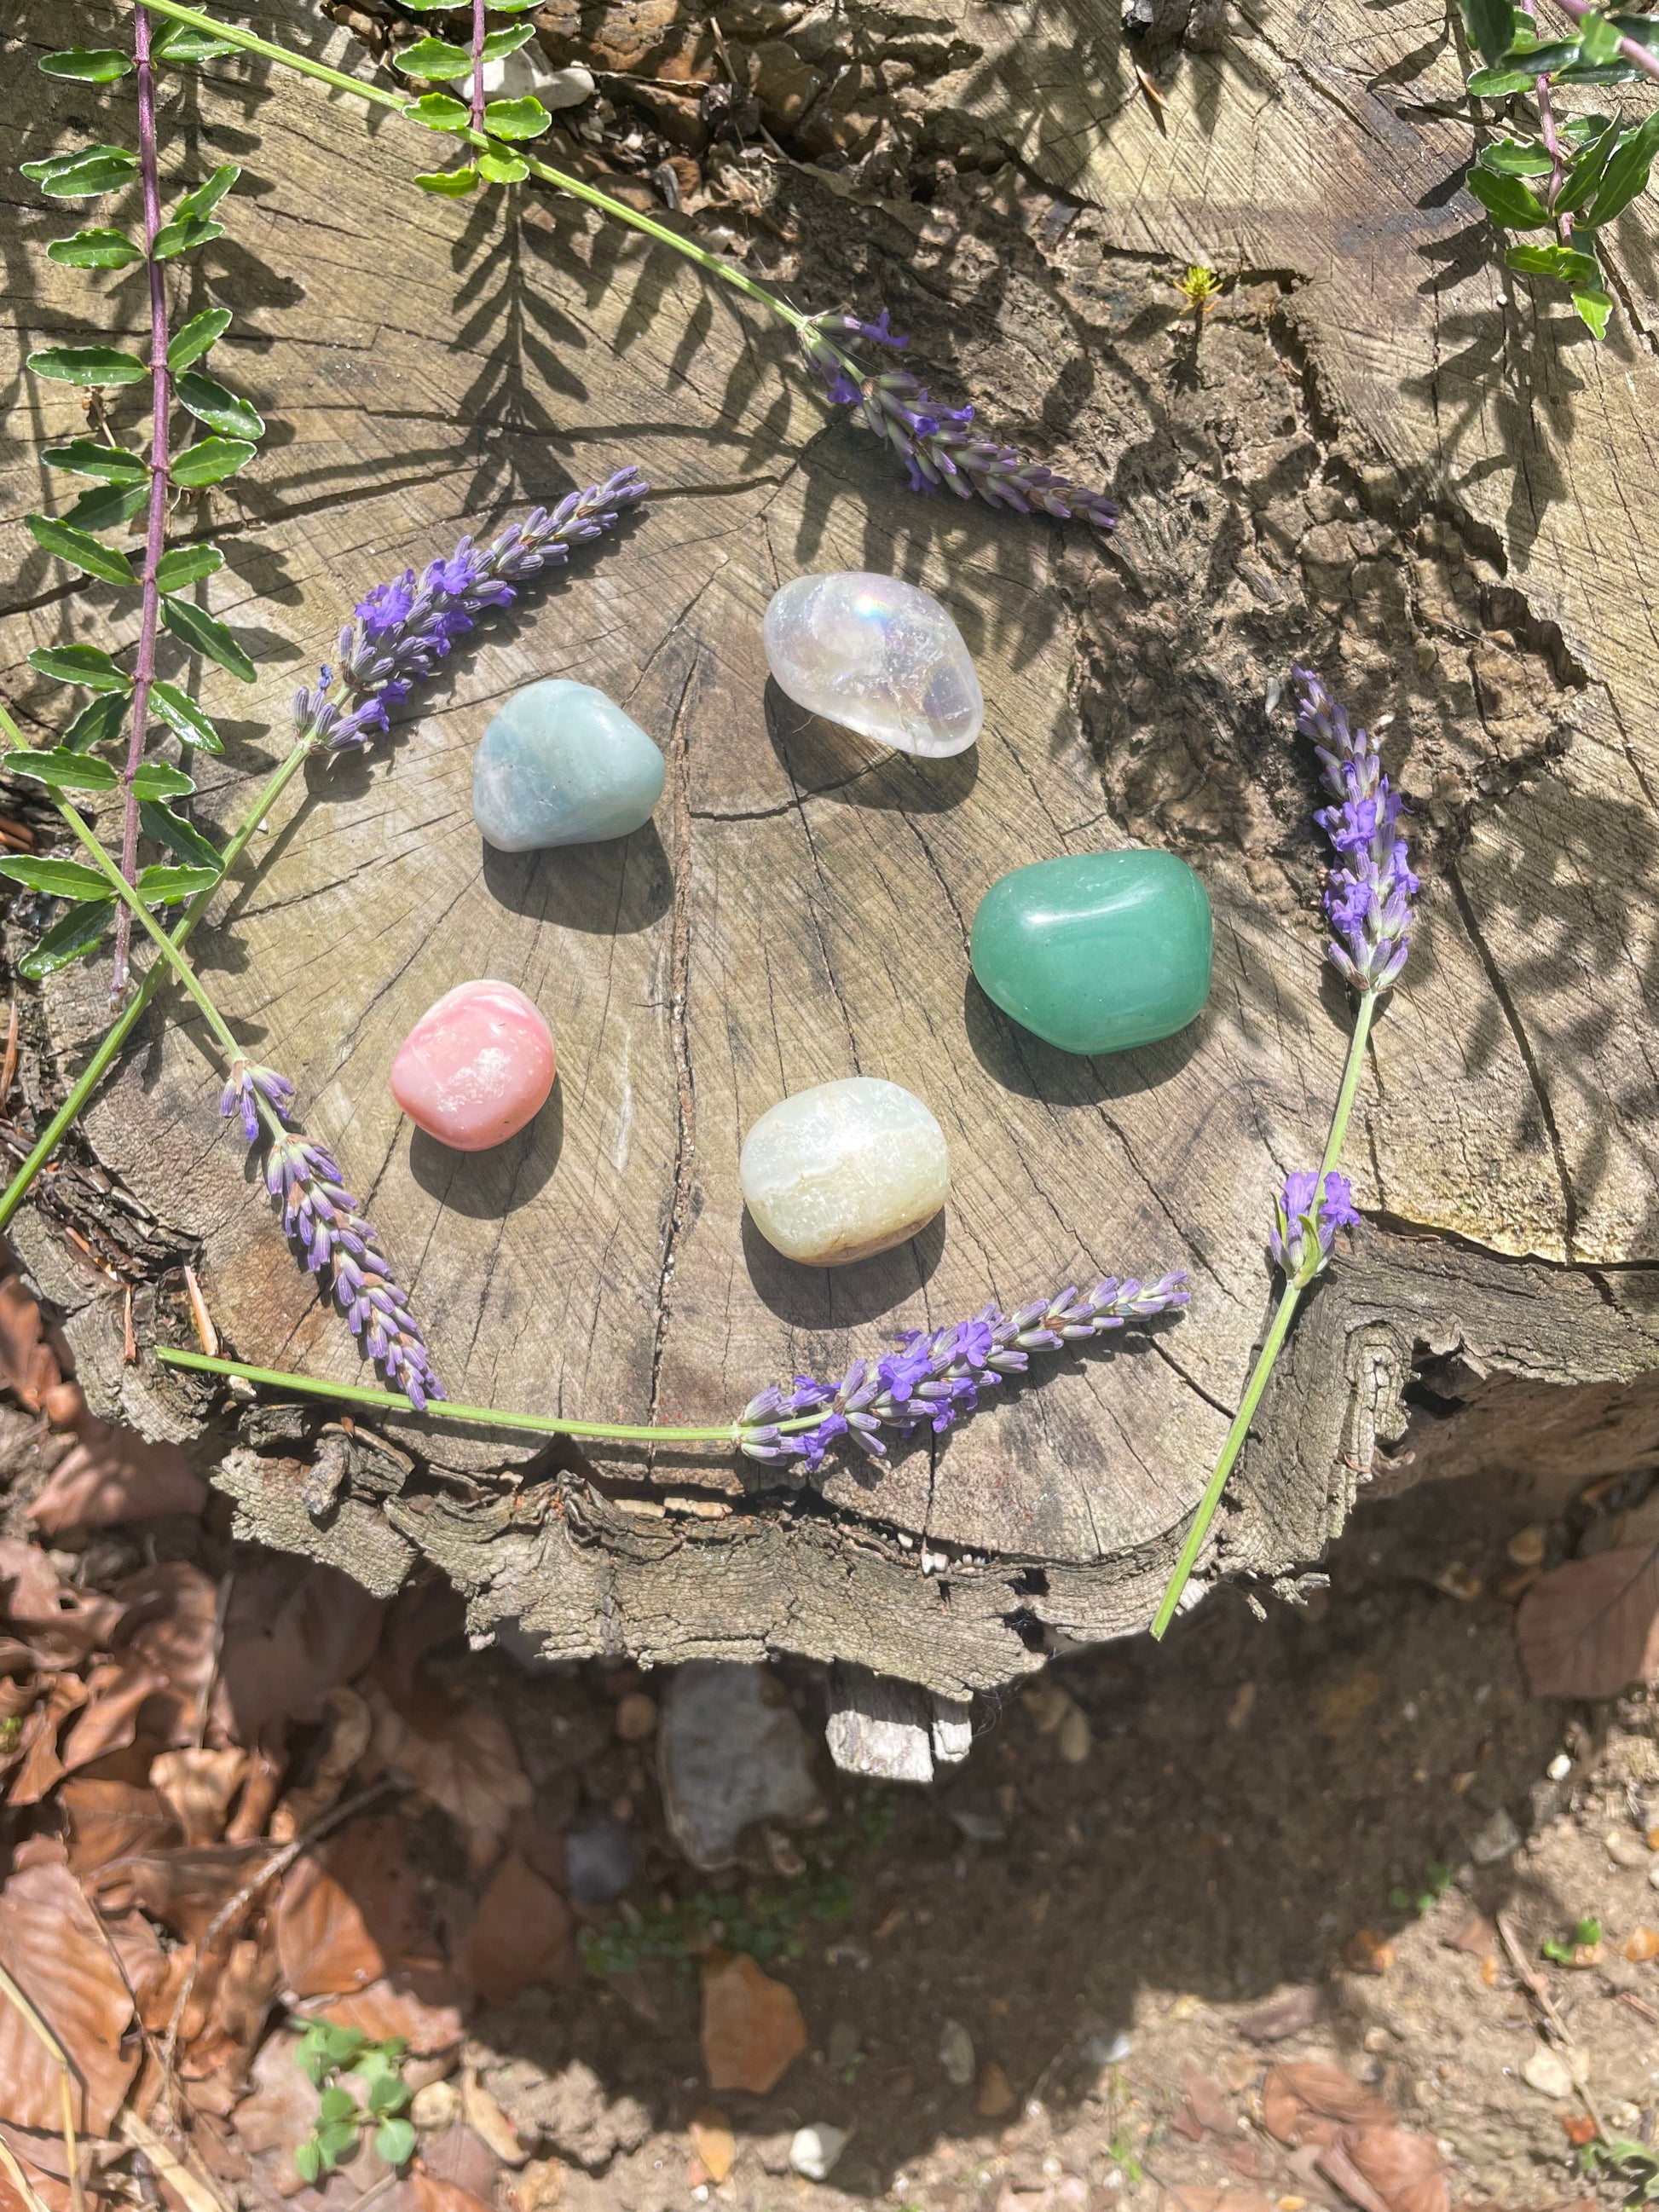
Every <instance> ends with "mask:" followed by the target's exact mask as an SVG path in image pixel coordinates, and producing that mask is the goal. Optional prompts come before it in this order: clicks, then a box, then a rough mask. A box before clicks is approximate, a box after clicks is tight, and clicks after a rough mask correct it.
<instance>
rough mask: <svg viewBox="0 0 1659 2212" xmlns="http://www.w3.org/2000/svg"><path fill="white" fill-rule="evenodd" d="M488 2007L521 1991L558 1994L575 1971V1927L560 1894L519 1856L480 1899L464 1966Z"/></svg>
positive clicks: (494, 1878) (508, 2001)
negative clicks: (552, 1991)
mask: <svg viewBox="0 0 1659 2212" xmlns="http://www.w3.org/2000/svg"><path fill="white" fill-rule="evenodd" d="M460 1964H461V1966H462V1971H463V1972H465V1975H466V1977H467V1978H468V1980H469V1981H471V1984H472V1985H473V1987H474V1988H475V1989H476V1990H477V1992H478V1994H479V1996H482V1997H483V2000H484V2002H485V2003H486V2004H493V2005H503V2004H511V2003H512V2002H513V1998H514V1997H515V1996H518V1995H519V1993H520V1990H528V1989H536V1988H541V1989H557V1988H559V1987H560V1986H561V1985H562V1984H563V1983H566V1982H568V1981H570V1980H571V1979H572V1978H574V1974H575V1972H576V1941H575V1922H574V1918H573V1917H572V1915H571V1911H570V1907H569V1906H568V1905H567V1904H566V1903H565V1901H564V1899H563V1898H562V1897H561V1896H560V1895H559V1893H558V1892H557V1890H556V1889H555V1888H553V1887H552V1886H551V1885H550V1883H548V1882H545V1881H543V1879H542V1877H541V1876H540V1875H538V1874H537V1873H535V1872H534V1871H533V1869H531V1868H530V1867H528V1866H526V1863H525V1862H524V1861H523V1859H521V1858H520V1857H519V1855H518V1853H517V1852H516V1851H514V1852H512V1853H510V1854H509V1856H508V1857H506V1858H504V1859H503V1860H502V1861H501V1864H500V1866H498V1867H497V1868H496V1869H495V1874H494V1875H493V1876H492V1877H491V1880H490V1883H489V1887H488V1888H487V1889H486V1890H485V1892H484V1893H483V1897H482V1898H480V1899H479V1900H478V1910H477V1915H476V1917H474V1919H473V1923H472V1927H471V1931H470V1933H469V1935H468V1937H467V1942H466V1950H465V1956H464V1958H463V1959H462V1960H461V1961H460Z"/></svg>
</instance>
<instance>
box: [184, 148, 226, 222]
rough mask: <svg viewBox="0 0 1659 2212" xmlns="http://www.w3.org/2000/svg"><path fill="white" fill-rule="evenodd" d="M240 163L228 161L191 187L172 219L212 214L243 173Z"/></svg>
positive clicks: (186, 219) (185, 218)
mask: <svg viewBox="0 0 1659 2212" xmlns="http://www.w3.org/2000/svg"><path fill="white" fill-rule="evenodd" d="M241 173H242V172H241V168H240V165H239V164H238V163H236V162H234V161H227V162H225V163H224V164H223V166H222V167H220V168H217V169H216V170H215V171H214V173H213V174H212V175H211V176H210V177H208V178H206V179H204V181H203V182H202V183H201V184H199V185H195V186H193V187H192V188H191V191H187V192H186V193H185V196H184V197H183V198H182V199H181V200H180V201H179V204H178V206H177V207H175V208H174V209H173V214H172V216H171V218H170V219H171V221H173V222H186V221H188V219H189V218H190V217H191V216H193V215H211V214H212V213H213V210H214V209H215V208H216V207H217V206H218V204H219V203H220V201H221V200H222V199H223V197H224V196H225V194H226V193H227V192H228V191H229V190H230V188H231V186H232V185H234V183H235V181H236V179H237V178H238V177H240V175H241Z"/></svg>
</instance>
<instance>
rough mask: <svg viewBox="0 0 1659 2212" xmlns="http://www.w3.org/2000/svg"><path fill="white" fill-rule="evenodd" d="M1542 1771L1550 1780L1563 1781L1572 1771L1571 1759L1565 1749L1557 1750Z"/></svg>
mask: <svg viewBox="0 0 1659 2212" xmlns="http://www.w3.org/2000/svg"><path fill="white" fill-rule="evenodd" d="M1544 1771H1545V1773H1546V1774H1547V1775H1548V1777H1549V1778H1550V1780H1551V1781H1552V1782H1565V1780H1566V1778H1567V1777H1568V1775H1570V1774H1571V1772H1572V1761H1571V1759H1569V1758H1568V1756H1567V1754H1566V1753H1565V1751H1558V1752H1557V1753H1556V1754H1555V1756H1554V1758H1553V1759H1551V1761H1550V1763H1549V1765H1547V1767H1546V1768H1545V1769H1544Z"/></svg>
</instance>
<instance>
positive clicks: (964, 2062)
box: [939, 2020, 974, 2089]
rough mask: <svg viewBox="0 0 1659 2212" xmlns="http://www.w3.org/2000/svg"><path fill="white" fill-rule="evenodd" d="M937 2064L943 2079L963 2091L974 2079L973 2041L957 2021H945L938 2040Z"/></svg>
mask: <svg viewBox="0 0 1659 2212" xmlns="http://www.w3.org/2000/svg"><path fill="white" fill-rule="evenodd" d="M939 2064H940V2065H941V2066H942V2067H943V2068H944V2069H945V2080H946V2081H949V2082H950V2083H951V2086H952V2087H955V2088H957V2089H965V2088H966V2087H968V2084H969V2082H970V2081H972V2080H973V2078H974V2039H973V2037H972V2036H971V2035H969V2033H968V2031H967V2029H966V2028H965V2027H963V2024H962V2022H961V2021H959V2020H947V2021H945V2027H944V2029H943V2031H942V2033H940V2036H939Z"/></svg>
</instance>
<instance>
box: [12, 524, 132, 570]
mask: <svg viewBox="0 0 1659 2212" xmlns="http://www.w3.org/2000/svg"><path fill="white" fill-rule="evenodd" d="M23 520H24V522H25V524H26V525H27V529H28V533H29V535H30V537H31V538H33V540H34V542H35V544H37V545H43V546H44V547H45V548H46V551H47V552H48V553H55V554H56V555H57V556H58V559H59V560H60V561H67V562H70V565H71V566H72V567H74V568H80V569H82V570H84V571H85V573H86V574H88V576H96V577H98V578H99V579H100V581H102V582H104V583H106V584H126V585H129V586H137V581H138V579H137V576H136V575H135V574H133V569H132V563H131V562H130V561H129V560H128V559H127V556H126V555H125V553H118V552H117V551H116V550H115V548H114V547H113V546H112V545H104V544H100V543H99V541H98V539H97V538H94V537H93V536H92V535H91V534H90V533H89V532H87V531H84V530H71V529H70V526H69V525H68V523H66V522H60V521H59V520H58V518H57V516H56V515H55V514H26V515H25V516H24V517H23Z"/></svg>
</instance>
